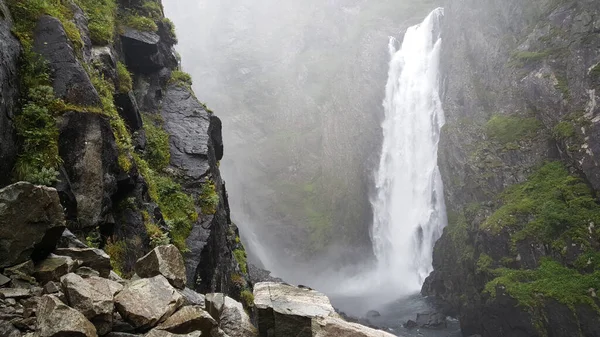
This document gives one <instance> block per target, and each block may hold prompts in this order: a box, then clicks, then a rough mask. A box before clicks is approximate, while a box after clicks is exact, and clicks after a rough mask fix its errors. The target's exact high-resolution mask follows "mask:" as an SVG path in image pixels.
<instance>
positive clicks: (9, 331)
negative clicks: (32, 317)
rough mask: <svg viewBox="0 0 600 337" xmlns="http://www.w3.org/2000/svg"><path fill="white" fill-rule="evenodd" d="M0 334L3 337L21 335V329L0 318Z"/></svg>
mask: <svg viewBox="0 0 600 337" xmlns="http://www.w3.org/2000/svg"><path fill="white" fill-rule="evenodd" d="M0 336H3V337H21V331H19V330H18V329H17V328H15V326H14V325H13V324H12V323H11V322H9V321H4V320H0Z"/></svg>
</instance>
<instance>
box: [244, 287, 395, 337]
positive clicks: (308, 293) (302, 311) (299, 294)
mask: <svg viewBox="0 0 600 337" xmlns="http://www.w3.org/2000/svg"><path fill="white" fill-rule="evenodd" d="M254 305H255V306H256V309H257V313H258V331H259V335H260V336H261V337H277V336H295V337H314V336H319V337H325V336H331V337H337V336H340V337H341V336H355V337H392V336H393V335H391V334H389V333H386V332H383V331H379V330H374V329H371V328H367V327H365V326H363V325H360V324H356V323H349V322H346V321H344V320H343V319H341V318H340V317H339V316H338V315H337V314H336V313H335V310H334V309H333V306H332V305H331V302H330V301H329V299H328V298H327V296H325V295H323V294H322V293H320V292H317V291H315V290H310V289H306V288H297V287H293V286H290V285H287V284H283V283H272V282H265V283H257V284H256V285H255V286H254Z"/></svg>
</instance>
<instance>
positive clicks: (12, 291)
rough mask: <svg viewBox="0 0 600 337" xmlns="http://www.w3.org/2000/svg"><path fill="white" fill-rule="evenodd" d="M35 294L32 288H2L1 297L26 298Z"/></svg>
mask: <svg viewBox="0 0 600 337" xmlns="http://www.w3.org/2000/svg"><path fill="white" fill-rule="evenodd" d="M31 296H33V294H32V291H31V289H19V288H0V298H4V299H6V298H17V299H18V298H26V297H31Z"/></svg>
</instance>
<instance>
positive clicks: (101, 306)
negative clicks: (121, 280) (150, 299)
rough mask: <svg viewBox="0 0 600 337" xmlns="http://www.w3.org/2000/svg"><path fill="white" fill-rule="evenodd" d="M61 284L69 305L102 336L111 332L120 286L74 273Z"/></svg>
mask: <svg viewBox="0 0 600 337" xmlns="http://www.w3.org/2000/svg"><path fill="white" fill-rule="evenodd" d="M61 284H62V288H63V291H64V292H65V295H66V297H67V303H68V304H69V305H70V306H71V307H73V308H75V309H77V310H79V312H81V313H82V314H83V315H84V316H85V317H86V318H88V319H89V320H90V321H91V322H92V323H93V324H94V326H95V327H96V330H97V331H98V333H99V334H100V335H104V334H106V333H108V332H109V331H110V330H111V328H112V322H113V311H114V302H113V296H114V294H115V293H116V292H117V291H118V290H120V289H121V288H122V286H121V285H120V284H118V283H116V282H114V281H110V280H108V279H103V278H99V277H92V278H90V279H83V278H82V277H80V276H79V275H77V274H74V273H70V274H67V275H65V276H63V277H62V279H61Z"/></svg>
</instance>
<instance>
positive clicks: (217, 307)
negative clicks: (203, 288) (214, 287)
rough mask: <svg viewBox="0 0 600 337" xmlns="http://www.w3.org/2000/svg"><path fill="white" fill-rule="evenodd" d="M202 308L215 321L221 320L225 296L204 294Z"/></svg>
mask: <svg viewBox="0 0 600 337" xmlns="http://www.w3.org/2000/svg"><path fill="white" fill-rule="evenodd" d="M204 299H205V304H204V308H205V310H206V311H208V313H209V314H210V315H211V316H212V317H213V318H214V319H216V320H217V321H219V320H220V319H221V313H222V312H223V306H224V305H225V294H222V293H210V294H206V295H205V297H204Z"/></svg>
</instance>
